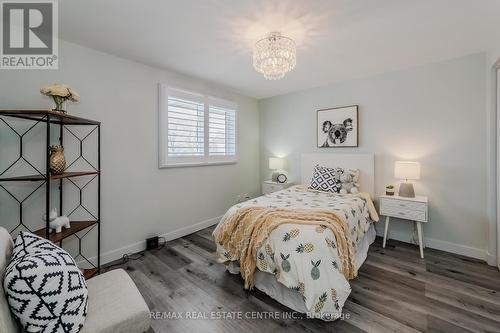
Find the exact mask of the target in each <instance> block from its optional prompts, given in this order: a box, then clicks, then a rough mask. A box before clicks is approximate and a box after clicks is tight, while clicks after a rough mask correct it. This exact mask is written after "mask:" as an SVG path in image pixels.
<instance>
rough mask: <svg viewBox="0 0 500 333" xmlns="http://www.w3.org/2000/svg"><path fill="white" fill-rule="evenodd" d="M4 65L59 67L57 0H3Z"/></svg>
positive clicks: (1, 66) (1, 52)
mask: <svg viewBox="0 0 500 333" xmlns="http://www.w3.org/2000/svg"><path fill="white" fill-rule="evenodd" d="M0 19H1V24H0V28H1V33H0V36H1V39H2V40H1V43H0V44H1V45H0V46H1V49H0V69H57V68H58V26H57V19H58V17H57V0H44V1H42V0H40V1H35V0H32V1H0Z"/></svg>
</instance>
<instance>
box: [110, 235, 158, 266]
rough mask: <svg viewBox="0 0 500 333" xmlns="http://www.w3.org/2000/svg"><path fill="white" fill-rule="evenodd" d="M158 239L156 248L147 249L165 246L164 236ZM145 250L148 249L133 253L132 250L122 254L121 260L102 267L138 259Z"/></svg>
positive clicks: (143, 254)
mask: <svg viewBox="0 0 500 333" xmlns="http://www.w3.org/2000/svg"><path fill="white" fill-rule="evenodd" d="M158 241H159V246H158V248H156V249H152V250H149V251H159V250H161V249H163V248H164V247H165V244H167V240H166V239H165V237H159V238H158ZM146 252H148V250H142V251H140V252H137V253H133V252H131V253H125V254H124V255H123V256H122V260H121V262H118V263H116V264H112V265H109V266H104V267H105V268H111V267H115V266H120V265H123V264H126V263H127V262H129V261H130V260H139V259H141V258H142V257H144V256H145V255H146Z"/></svg>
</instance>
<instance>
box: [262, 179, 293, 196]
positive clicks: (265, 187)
mask: <svg viewBox="0 0 500 333" xmlns="http://www.w3.org/2000/svg"><path fill="white" fill-rule="evenodd" d="M290 186H292V184H291V183H275V182H271V181H265V182H264V183H263V184H262V194H271V193H273V192H277V191H281V190H284V189H286V188H288V187H290Z"/></svg>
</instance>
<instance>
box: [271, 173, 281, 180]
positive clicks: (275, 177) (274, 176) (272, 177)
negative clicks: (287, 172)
mask: <svg viewBox="0 0 500 333" xmlns="http://www.w3.org/2000/svg"><path fill="white" fill-rule="evenodd" d="M279 174H280V172H279V170H276V171H274V172H273V174H272V175H271V180H272V181H273V182H275V183H277V182H278V175H279Z"/></svg>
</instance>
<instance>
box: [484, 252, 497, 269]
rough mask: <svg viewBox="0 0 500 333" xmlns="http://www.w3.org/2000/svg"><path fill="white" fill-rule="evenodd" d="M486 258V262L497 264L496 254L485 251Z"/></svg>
mask: <svg viewBox="0 0 500 333" xmlns="http://www.w3.org/2000/svg"><path fill="white" fill-rule="evenodd" d="M487 256H488V259H487V260H486V262H487V263H488V265H490V266H497V256H496V255H494V254H491V253H490V252H488V253H487Z"/></svg>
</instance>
